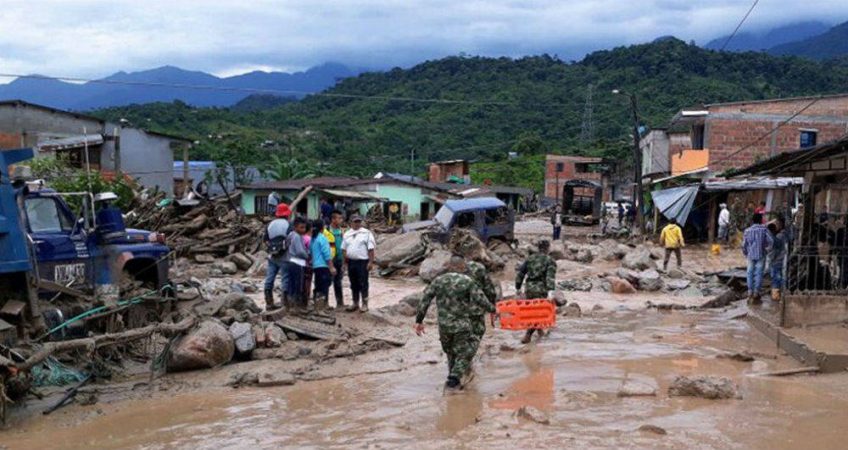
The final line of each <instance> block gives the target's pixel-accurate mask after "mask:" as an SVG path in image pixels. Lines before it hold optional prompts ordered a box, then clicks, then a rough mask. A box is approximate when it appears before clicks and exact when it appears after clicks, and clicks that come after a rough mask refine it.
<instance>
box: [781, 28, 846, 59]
mask: <svg viewBox="0 0 848 450" xmlns="http://www.w3.org/2000/svg"><path fill="white" fill-rule="evenodd" d="M768 52H769V53H771V54H772V55H792V56H800V57H804V58H811V59H817V60H825V59H832V58H840V57H846V56H848V22H845V23H843V24H841V25H837V26H835V27H833V28H831V29H830V30H828V31H827V32H826V33H824V34H820V35H817V36H813V37H810V38H807V39H803V40H800V41H797V42H790V43H787V44H783V45H778V46H775V47H772V48H771V49H769V51H768Z"/></svg>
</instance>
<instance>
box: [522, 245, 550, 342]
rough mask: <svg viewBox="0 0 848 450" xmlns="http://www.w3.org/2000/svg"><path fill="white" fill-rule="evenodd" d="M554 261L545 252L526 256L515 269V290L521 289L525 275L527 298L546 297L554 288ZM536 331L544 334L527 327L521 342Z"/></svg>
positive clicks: (542, 334)
mask: <svg viewBox="0 0 848 450" xmlns="http://www.w3.org/2000/svg"><path fill="white" fill-rule="evenodd" d="M556 269H557V266H556V262H555V261H554V260H553V258H551V257H550V256H548V255H547V253H541V252H540V253H534V254H532V255H530V256H528V257H527V260H526V261H524V262H523V263H522V264H521V265H520V266H518V269H517V270H516V271H515V272H516V273H515V291H516V292H520V291H521V285H522V283H523V282H524V278H525V277H527V286H526V287H525V289H524V294H525V296H526V298H528V299H539V298H548V291H553V290H554V289H556ZM534 331H538V332H539V335H540V336H544V335H545V334H544V331H543V330H536V329H532V328H531V329H529V330H527V333H526V334H525V336H524V339H523V340H522V342H524V343H528V342H530V338H531V337H532V336H533V332H534Z"/></svg>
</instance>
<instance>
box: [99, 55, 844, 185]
mask: <svg viewBox="0 0 848 450" xmlns="http://www.w3.org/2000/svg"><path fill="white" fill-rule="evenodd" d="M590 85H592V86H593V105H594V108H593V113H594V114H593V118H594V120H593V124H594V130H595V136H594V139H593V140H592V141H590V142H581V140H580V139H579V137H580V131H581V123H582V120H583V117H584V105H585V103H586V94H587V90H588V87H589V86H590ZM846 86H848V68H846V67H845V66H840V65H836V66H834V65H832V64H827V63H820V62H815V61H808V60H802V59H799V58H791V57H775V56H770V55H767V54H764V53H754V52H749V53H719V52H715V51H711V50H705V49H702V48H699V47H697V46H694V45H688V44H686V43H684V42H682V41H679V40H676V39H665V40H661V41H658V42H654V43H651V44H645V45H637V46H631V47H621V48H616V49H613V50H608V51H601V52H596V53H593V54H591V55H588V56H587V57H586V58H585V59H583V60H582V61H580V62H565V61H561V60H559V59H556V58H554V57H551V56H547V55H543V56H534V57H525V58H520V59H510V58H482V57H466V56H455V57H449V58H444V59H441V60H437V61H428V62H425V63H422V64H419V65H417V66H415V67H412V68H410V69H405V70H404V69H394V70H391V71H388V72H383V73H366V74H362V75H360V76H357V77H354V78H348V79H345V80H344V81H342V82H340V83H339V84H338V85H337V86H335V87H334V88H332V89H330V90H328V91H326V93H328V94H334V95H339V96H333V97H328V96H310V97H307V98H306V99H304V100H302V101H299V102H294V103H287V104H283V105H281V106H275V107H270V108H267V109H259V110H255V109H251V110H248V111H237V110H228V109H215V108H191V107H189V106H187V105H185V104H182V103H173V104H150V105H140V106H139V105H133V106H128V107H121V108H110V109H105V110H100V111H96V112H95V113H96V114H98V115H100V116H103V117H106V118H110V119H113V120H114V119H117V118H121V117H123V118H126V119H129V120H130V121H131V122H132V123H134V124H136V125H139V126H143V127H148V128H151V129H155V130H158V131H163V132H170V133H177V134H183V135H189V136H191V137H195V138H197V139H199V140H201V141H202V144H201V145H200V146H199V147H198V148H197V150H196V153H195V156H194V157H195V158H206V157H212V158H215V159H220V160H224V161H231V162H233V163H235V164H259V165H270V166H274V168H276V169H278V170H277V171H278V172H281V173H282V174H283V175H285V174H286V173H291V171H290V168H287V167H282V168H281V167H280V166H281V165H284V164H289V165H291V164H292V163H291V160H292V159H294V160H296V161H297V164H296V165H297V173H298V174H303V173H316V174H318V173H320V174H323V173H333V174H351V175H370V174H373V173H374V172H376V171H379V170H388V171H402V172H409V171H410V156H411V153H412V152H413V151H414V155H415V159H414V162H413V164H412V168H413V171H415V172H418V173H423V171H424V167H425V163H426V162H428V161H433V160H440V159H449V158H451V159H452V158H469V159H473V160H477V161H481V162H488V163H493V162H498V161H503V160H505V159H506V156H507V152H509V151H519V153H521V154H522V156H532V155H533V154H541V153H544V152H545V151H552V152H557V153H565V154H588V155H602V156H608V157H612V158H617V159H620V158H624V157H626V156H627V155H629V151H628V150H627V149H628V145H630V144H629V143H630V142H631V141H630V138H629V137H628V136H629V133H630V130H631V129H632V128H631V127H632V121H631V119H629V117H630V115H629V114H630V113H629V105H628V102H627V100H626V98H624V97H621V96H616V95H612V94H611V90H612V89H614V88H620V89H624V90H627V91H629V92H632V93H634V94H635V95H636V96H637V97H638V99H639V108H640V114H641V119H642V123H643V124H645V125H647V126H661V125H663V124H666V123H667V122H668V120H669V119H670V117H671V116H672V115H673V114H674V113H675V112H676V111H678V110H679V109H680V108H682V107H687V106H691V105H694V104H698V103H712V102H721V101H730V100H741V99H764V98H773V97H785V96H795V95H808V94H819V93H834V92H839V91H844V90H846V89H847V88H846ZM344 95H351V96H362V95H367V96H379V97H381V99H377V100H375V99H362V98H353V97H350V98H348V97H344ZM384 97H401V98H417V99H439V100H442V101H463V102H466V103H449V102H441V103H431V102H413V101H400V100H390V99H382V98H384ZM265 141H273V142H265ZM263 142H265V145H264V146H262V147H261V148H260V147H259V145H260V144H261V143H263ZM269 153H270V154H269ZM272 155H276V156H277V158H272V157H271V156H272ZM318 163H321V164H318ZM304 168H305V169H304ZM481 169H482V170H483V171H485V172H486V173H487V174H490V175H491V174H498V173H499V174H501V175H499V176H497V177H496V178H497V179H496V180H495V181H496V182H512V183H515V184H522V185H527V183H528V180H526V179H523V178H520V179H516V180H509V179H506V178H508V177H510V176H516V177H526V176H530V175H527V174H523V172H522V171H516V170H500V171H496V170H493V167H492V166H491V165H487V166H484V167H481ZM530 172H532V173H533V174H534V175H532V176H533V177H534V178H535V177H537V176H539V173H540V172H537V171H530ZM510 174H514V175H510ZM515 174H522V175H515ZM529 183H530V184H531V185H537V186H540V180H535V179H534V180H531V181H529Z"/></svg>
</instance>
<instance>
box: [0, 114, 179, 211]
mask: <svg viewBox="0 0 848 450" xmlns="http://www.w3.org/2000/svg"><path fill="white" fill-rule="evenodd" d="M191 145H192V141H191V140H189V139H186V138H183V137H179V136H170V135H165V134H162V133H156V132H152V131H147V130H143V129H140V128H135V127H132V126H127V125H126V124H124V123H110V122H107V121H104V120H101V119H99V118H97V117H93V116H89V115H86V114H80V113H76V112H71V111H63V110H60V109H55V108H51V107H48V106H41V105H36V104H33V103H28V102H24V101H21V100H8V101H0V150H2V149H13V148H23V147H32V148H33V149H34V150H35V157H36V158H55V157H62V158H63V159H65V160H66V161H67V162H68V163H69V164H70V165H71V166H73V167H77V168H81V169H82V168H85V167H87V166H88V167H91V170H92V171H98V172H101V173H103V174H104V175H105V176H107V177H108V176H114V174H115V173H116V172H121V173H123V174H124V175H126V176H129V177H131V178H134V179H138V180H139V181H140V183H141V184H142V185H143V186H145V187H148V188H151V189H153V188H156V189H159V190H161V191H164V192H167V193H168V194H170V193H172V192H173V189H174V177H173V164H174V159H175V158H174V156H175V152H176V155H177V156H178V159H183V158H184V157H186V156H185V155H184V153H185V152H188V149H189V148H190V147H191Z"/></svg>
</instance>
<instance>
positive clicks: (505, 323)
mask: <svg viewBox="0 0 848 450" xmlns="http://www.w3.org/2000/svg"><path fill="white" fill-rule="evenodd" d="M495 307H496V308H497V310H498V314H499V315H500V318H501V328H503V329H504V330H529V329H545V328H552V327H554V326H556V306H555V305H554V304H553V302H551V301H550V300H547V299H533V300H520V299H507V300H501V301H499V302H498V303H497V305H495Z"/></svg>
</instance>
